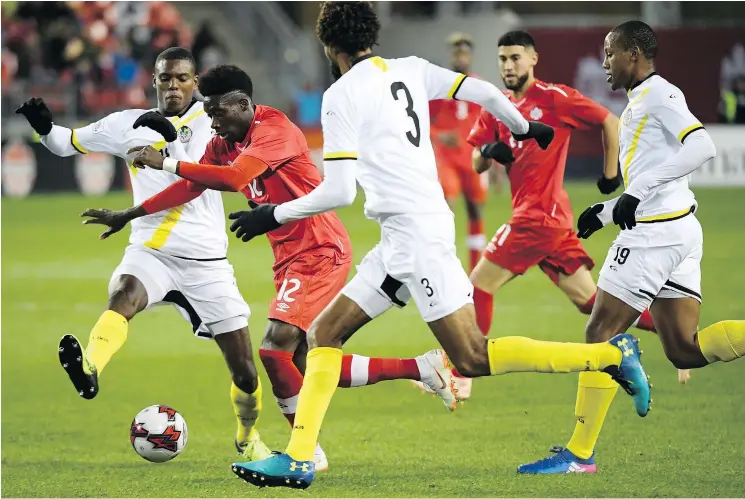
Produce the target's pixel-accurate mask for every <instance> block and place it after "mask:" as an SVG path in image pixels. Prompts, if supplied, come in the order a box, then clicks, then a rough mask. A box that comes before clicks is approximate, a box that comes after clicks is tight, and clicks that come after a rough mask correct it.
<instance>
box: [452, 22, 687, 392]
mask: <svg viewBox="0 0 745 499" xmlns="http://www.w3.org/2000/svg"><path fill="white" fill-rule="evenodd" d="M498 46H499V68H500V73H501V76H502V80H503V81H504V84H505V86H506V87H507V89H508V92H507V95H508V96H509V97H510V99H511V100H512V101H513V102H514V103H515V106H517V108H518V109H519V110H520V112H521V113H522V114H523V115H524V116H525V118H526V119H529V120H540V121H541V122H542V123H546V124H547V125H551V126H552V127H554V130H555V133H556V135H555V137H554V141H553V142H552V143H551V145H550V146H549V148H548V149H547V150H545V151H544V150H541V149H540V148H538V147H536V145H535V144H534V143H533V142H530V141H524V142H516V141H515V140H514V139H512V136H511V135H510V132H509V130H508V129H507V128H506V126H505V125H504V124H503V123H499V122H498V121H497V120H496V119H495V118H494V117H493V116H492V115H490V114H489V113H486V112H483V111H482V112H481V114H480V116H479V119H478V120H477V121H476V123H475V124H474V126H473V130H471V133H470V135H469V137H468V142H469V144H471V145H472V146H473V147H474V148H476V149H475V150H473V168H474V170H475V171H477V172H483V171H486V170H487V169H488V168H489V166H490V161H491V160H495V161H497V162H498V163H500V164H503V165H505V167H506V170H507V175H508V176H509V179H510V188H511V190H512V219H511V220H510V221H509V222H508V223H506V224H504V225H502V226H501V227H500V228H499V229H498V230H497V232H496V234H495V235H494V238H493V239H492V240H491V241H490V242H489V243H488V244H487V246H486V250H485V251H484V253H483V256H484V258H482V259H481V260H480V261H479V263H478V264H477V265H476V268H475V269H474V270H473V272H472V273H471V281H472V282H473V284H474V287H475V289H474V296H473V298H474V305H475V307H476V319H477V322H478V324H479V328H480V329H481V332H482V333H484V335H487V334H488V333H489V329H490V327H491V322H492V307H493V295H494V293H496V292H497V290H499V289H500V288H501V287H502V286H503V285H505V284H506V283H507V282H509V281H510V280H511V279H512V278H514V277H515V276H517V275H521V274H524V273H525V271H527V270H528V269H529V268H531V267H534V266H536V265H537V266H538V267H539V268H540V269H541V270H542V271H543V272H544V273H545V274H546V275H547V276H548V277H549V279H551V281H552V282H553V283H554V284H555V285H557V286H558V287H559V289H561V290H562V291H563V292H564V294H566V295H567V297H568V298H569V299H570V300H571V301H572V303H574V304H575V306H576V307H577V308H578V309H579V311H580V312H582V313H583V314H586V315H589V314H590V312H591V311H592V306H593V303H594V302H595V293H596V291H597V285H596V284H595V281H594V280H593V278H592V274H591V273H590V270H591V269H592V268H593V267H594V266H595V262H593V260H592V258H590V256H589V255H588V254H587V253H586V252H585V250H584V248H583V247H582V244H581V243H580V241H579V239H578V238H577V235H576V233H575V231H574V229H573V217H572V209H571V206H570V204H569V195H568V194H567V192H566V190H564V186H563V183H564V168H565V166H566V159H567V151H568V150H569V139H570V135H571V131H572V130H573V129H580V130H585V129H589V128H591V127H596V126H598V127H601V128H602V131H603V147H604V149H605V168H604V171H603V176H602V177H601V178H600V180H599V181H598V188H599V189H600V191H601V192H602V193H603V194H610V193H611V192H613V191H614V190H616V188H618V186H619V185H620V184H621V177H620V175H619V173H618V118H616V116H615V115H613V114H612V113H611V112H610V111H608V110H607V109H606V108H604V107H603V106H601V105H600V104H597V103H596V102H594V101H592V100H590V99H588V98H587V97H585V96H584V95H582V94H581V93H579V92H578V91H577V90H575V89H573V88H570V87H567V86H566V85H557V84H553V83H545V82H543V81H540V80H538V79H536V78H535V76H534V74H533V70H534V66H535V65H536V63H537V61H538V54H537V53H536V51H535V42H534V41H533V38H532V37H531V36H530V34H528V33H526V32H525V31H511V32H508V33H506V34H504V35H503V36H502V37H501V38H500V39H499V42H498ZM635 326H636V327H638V328H640V329H645V330H648V331H654V330H655V328H654V323H653V322H652V317H651V315H650V314H649V311H648V310H645V311H644V313H643V314H642V315H641V316H640V318H639V319H638V321H637V323H636V324H635ZM683 374H684V373H682V374H681V375H683ZM468 392H469V390H464V388H463V387H462V386H459V387H458V395H459V398H460V397H461V396H463V397H464V398H465V397H467V395H468Z"/></svg>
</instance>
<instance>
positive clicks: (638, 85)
mask: <svg viewBox="0 0 745 499" xmlns="http://www.w3.org/2000/svg"><path fill="white" fill-rule="evenodd" d="M653 76H659V75H658V74H657V71H652V72H651V73H649V74H648V75H647V77H646V78H644V79H643V80H639V81H637V82H636V83H634V84H633V85H631V88H630V89H629V91H628V92H627V95H628V96H629V97H631V92H633V91H634V90H636V89H637V88H639V87H640V86H642V85H643V84H645V83H646V82H647V81H649V79H650V78H652V77H653Z"/></svg>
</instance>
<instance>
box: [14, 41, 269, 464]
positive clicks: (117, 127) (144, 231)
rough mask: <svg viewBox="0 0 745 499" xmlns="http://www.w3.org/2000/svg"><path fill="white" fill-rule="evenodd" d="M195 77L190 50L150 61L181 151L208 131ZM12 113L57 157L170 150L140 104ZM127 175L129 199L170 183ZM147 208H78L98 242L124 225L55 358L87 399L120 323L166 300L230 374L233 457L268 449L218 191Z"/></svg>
mask: <svg viewBox="0 0 745 499" xmlns="http://www.w3.org/2000/svg"><path fill="white" fill-rule="evenodd" d="M197 78H198V77H197V75H196V63H195V61H194V57H193V56H192V54H191V52H189V51H188V50H186V49H183V48H179V47H172V48H169V49H166V50H164V51H163V52H161V53H160V54H159V55H158V57H157V59H156V61H155V69H154V72H153V86H154V87H155V90H156V94H157V99H158V108H157V111H151V112H152V113H158V115H159V116H162V117H163V119H164V120H166V121H168V122H169V123H172V125H171V126H172V128H173V130H174V137H175V136H177V137H178V139H179V140H178V143H179V145H183V146H182V148H181V149H182V150H184V151H185V152H186V153H188V154H189V155H191V156H201V155H202V153H203V152H204V150H205V147H206V146H207V143H208V142H209V141H210V139H211V138H212V133H211V130H210V120H209V118H208V117H207V115H206V114H205V112H204V109H203V106H202V103H201V102H198V101H197V100H196V99H195V98H194V95H193V94H194V86H195V84H196V83H197ZM16 112H17V113H20V114H23V115H24V116H25V117H26V118H27V119H28V121H29V123H30V124H31V126H32V127H33V128H34V130H36V132H38V133H39V135H40V136H41V142H42V144H44V145H45V146H46V147H47V149H49V150H50V151H52V152H53V153H54V154H56V155H58V156H71V155H73V154H87V153H88V152H99V153H106V154H112V155H114V156H118V157H120V158H123V159H125V160H126V161H128V163H129V162H130V161H131V159H132V157H133V155H132V154H131V153H130V152H129V150H130V149H131V148H132V147H133V146H142V145H147V144H151V145H153V147H154V149H158V150H162V151H163V152H162V154H166V155H167V154H169V153H174V152H175V151H170V152H169V150H168V149H165V146H166V142H165V141H164V140H163V137H162V136H161V135H159V134H157V133H155V132H153V131H152V130H150V129H148V128H144V127H140V125H141V123H142V118H143V116H146V115H147V114H148V111H147V110H145V109H131V110H128V111H121V112H118V113H113V114H110V115H108V116H106V117H105V118H103V119H102V120H100V121H97V122H96V123H92V124H90V125H88V126H85V127H83V128H77V129H73V130H70V129H69V128H64V127H61V126H58V125H54V124H53V123H52V114H51V112H50V111H49V109H48V108H47V106H46V104H44V101H43V100H42V99H39V98H33V99H30V100H29V101H27V102H26V103H25V104H24V105H23V106H21V107H20V108H19V109H18V110H17V111H16ZM176 130H178V132H176ZM157 154H158V155H159V156H160V155H161V152H158V153H157ZM129 164H131V163H129ZM130 178H131V181H132V191H133V196H134V201H135V203H140V202H142V201H143V200H145V199H147V198H148V197H149V196H151V195H153V194H155V193H157V192H160V191H161V190H163V189H164V188H165V187H167V186H169V185H171V184H172V183H173V182H176V181H177V180H178V177H176V176H175V175H173V174H172V173H166V172H156V171H147V170H138V169H135V168H131V169H130ZM150 213H153V214H150V215H146V216H143V217H142V218H138V219H136V220H134V219H135V215H136V214H135V213H134V212H127V213H123V214H119V215H118V216H116V215H117V214H116V212H110V211H108V210H87V211H86V212H84V213H83V216H90V217H92V218H91V219H88V220H86V221H85V222H84V223H99V224H106V225H109V227H110V228H109V229H108V230H107V231H106V232H104V233H103V234H101V239H105V238H107V237H108V236H110V235H111V234H113V233H115V232H118V231H119V230H121V229H122V228H123V227H124V226H125V225H126V223H127V221H128V220H130V219H132V220H134V222H133V223H132V233H131V235H130V238H129V246H128V247H127V249H126V250H125V253H124V258H123V259H122V262H121V263H120V264H119V266H118V267H117V268H116V270H114V273H113V275H112V276H111V280H110V282H109V301H108V306H107V310H106V311H105V312H104V313H103V314H102V315H101V317H100V318H99V319H98V322H97V323H96V325H95V326H94V327H93V329H92V330H91V332H90V337H89V340H88V346H87V347H86V348H85V349H82V346H81V345H82V344H81V342H80V341H79V340H78V339H77V338H76V337H75V336H74V335H71V334H67V335H65V336H63V337H62V339H61V340H60V344H59V359H60V363H61V364H62V367H63V368H64V369H65V371H67V374H68V375H69V377H70V380H71V381H72V383H73V385H74V386H75V389H76V390H77V391H78V393H79V394H80V396H81V397H83V398H85V399H92V398H94V397H95V396H96V395H97V394H98V389H99V376H100V375H101V373H102V372H103V370H104V368H105V367H106V365H107V364H108V363H109V361H110V360H111V357H112V356H113V355H114V354H115V353H116V352H117V351H118V350H119V349H120V348H121V347H122V345H124V342H125V341H126V339H127V333H128V329H129V321H130V320H132V318H133V317H134V316H135V315H137V314H138V313H140V312H141V311H143V310H145V309H147V308H151V307H154V306H157V305H163V304H167V303H170V304H173V305H174V306H175V307H176V309H178V311H179V312H180V313H181V315H182V316H183V317H184V318H185V319H186V320H187V321H189V322H190V323H191V325H192V330H193V331H194V333H195V334H196V335H197V336H198V337H200V338H207V339H214V340H215V343H217V346H218V347H219V348H220V350H221V351H222V353H223V356H224V357H225V362H226V363H227V366H228V369H229V370H230V374H231V378H232V384H231V387H230V400H231V402H232V404H233V409H234V412H235V415H236V418H237V421H238V430H237V433H236V441H237V442H238V443H239V444H240V445H241V447H242V449H243V451H244V452H243V456H245V457H246V458H249V459H258V458H261V457H262V456H267V455H269V453H270V451H269V449H268V448H267V447H266V445H264V444H263V442H262V441H261V438H260V436H259V433H258V431H257V430H256V428H255V424H256V421H257V419H258V417H259V413H260V411H261V382H260V379H259V377H258V376H257V373H256V366H255V365H254V361H253V354H252V351H251V341H250V337H249V334H248V318H249V316H250V314H251V312H250V310H249V308H248V305H247V304H246V302H245V301H244V299H243V297H242V296H241V293H240V291H239V290H238V286H237V285H236V282H235V277H234V275H233V266H232V265H230V263H229V262H228V260H227V258H226V252H227V249H228V238H227V235H226V233H225V218H224V217H225V215H224V209H223V204H222V198H221V197H220V193H218V192H210V193H207V195H205V196H202V197H200V198H198V199H195V200H193V201H191V202H189V203H185V204H183V205H182V206H177V207H174V208H173V209H171V210H169V211H167V212H165V213H156V212H153V211H151V212H150ZM144 214H145V213H143V215H144Z"/></svg>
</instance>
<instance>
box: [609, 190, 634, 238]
mask: <svg viewBox="0 0 745 499" xmlns="http://www.w3.org/2000/svg"><path fill="white" fill-rule="evenodd" d="M639 203H640V201H639V200H638V199H636V198H635V197H634V196H631V195H629V194H626V193H625V192H624V193H623V194H621V197H620V198H618V202H617V203H616V206H614V207H613V223H614V224H616V225H618V226H619V227H621V229H622V230H623V229H631V228H632V227H634V226H635V225H636V208H637V207H638V206H639Z"/></svg>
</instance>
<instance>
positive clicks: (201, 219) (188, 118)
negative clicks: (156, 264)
mask: <svg viewBox="0 0 745 499" xmlns="http://www.w3.org/2000/svg"><path fill="white" fill-rule="evenodd" d="M147 111H148V110H145V109H132V110H127V111H121V112H118V113H113V114H110V115H108V116H106V117H105V118H103V119H101V120H100V121H97V122H96V123H91V124H90V125H88V126H85V127H83V128H78V129H75V130H73V134H72V143H73V145H74V146H75V148H76V149H77V150H78V151H79V152H81V153H84V154H85V153H87V152H102V153H107V154H112V155H114V156H118V157H120V158H124V159H125V160H126V161H127V164H128V165H129V164H130V161H131V160H132V158H133V157H134V155H132V154H130V155H127V150H129V149H130V148H132V147H135V146H145V145H151V146H153V147H155V148H156V149H158V150H163V149H164V148H165V147H166V144H165V141H164V139H163V137H162V136H161V135H160V134H158V133H156V132H154V131H152V130H150V129H148V128H145V127H140V128H138V129H134V128H132V125H133V124H134V122H135V120H136V119H137V118H139V117H140V116H141V115H142V114H144V113H146V112H147ZM170 120H171V121H172V122H173V124H174V126H175V127H176V130H177V132H178V139H179V140H180V142H181V143H182V144H183V145H184V151H185V152H186V154H187V155H188V158H176V159H188V160H190V161H199V159H200V158H201V157H202V155H203V154H204V150H205V148H206V147H207V143H208V142H209V141H210V140H211V139H212V130H211V120H210V119H209V118H208V117H207V115H206V114H205V112H204V108H203V105H202V103H201V102H194V103H193V104H192V105H191V107H190V108H189V109H188V110H187V111H186V113H184V114H182V115H181V116H174V117H173V118H170ZM164 154H166V155H167V154H168V151H167V150H165V151H164ZM129 175H130V179H131V182H132V193H133V196H134V203H135V204H136V205H137V204H140V203H142V202H143V201H145V200H146V199H147V198H149V197H151V196H153V195H155V194H157V193H159V192H161V191H162V190H164V189H165V188H167V187H168V186H169V185H171V184H173V183H174V182H177V181H178V180H180V178H179V177H178V176H176V175H174V174H172V173H168V172H164V171H158V170H152V169H149V168H146V169H137V168H133V167H131V166H130V167H129ZM129 242H130V244H132V245H141V246H145V247H148V248H151V249H156V250H159V251H162V252H164V253H166V254H169V255H173V256H178V257H184V258H192V259H212V258H224V257H225V255H226V252H227V247H228V239H227V234H226V232H225V212H224V209H223V204H222V197H221V195H220V193H219V192H218V191H213V190H207V191H205V192H203V193H202V194H201V195H200V196H199V197H198V198H196V199H195V200H193V201H191V202H189V203H187V204H185V205H182V206H179V207H177V208H172V209H170V210H168V211H163V212H160V213H153V214H152V215H147V216H145V217H142V218H138V219H136V220H133V221H132V233H131V235H130V238H129Z"/></svg>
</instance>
